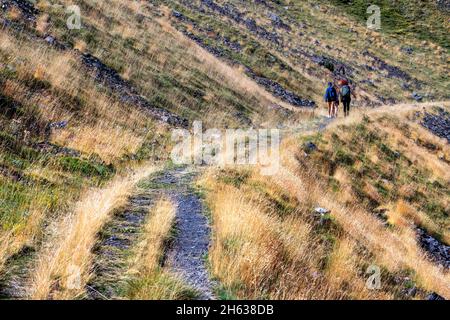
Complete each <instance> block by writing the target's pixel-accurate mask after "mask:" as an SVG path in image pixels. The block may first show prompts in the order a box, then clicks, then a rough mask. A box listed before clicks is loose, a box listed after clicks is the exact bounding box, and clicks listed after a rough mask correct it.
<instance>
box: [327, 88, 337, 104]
mask: <svg viewBox="0 0 450 320" xmlns="http://www.w3.org/2000/svg"><path fill="white" fill-rule="evenodd" d="M336 95H337V93H336V89H334V88H333V87H330V88H328V89H327V93H326V95H325V100H327V101H335V100H336Z"/></svg>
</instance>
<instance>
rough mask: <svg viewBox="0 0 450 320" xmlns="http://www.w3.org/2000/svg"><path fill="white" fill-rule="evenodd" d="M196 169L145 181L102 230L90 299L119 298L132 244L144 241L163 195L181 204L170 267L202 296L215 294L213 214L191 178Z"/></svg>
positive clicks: (158, 176) (177, 170)
mask: <svg viewBox="0 0 450 320" xmlns="http://www.w3.org/2000/svg"><path fill="white" fill-rule="evenodd" d="M194 177H195V174H194V172H191V171H190V170H189V169H186V168H177V169H171V170H167V171H165V172H162V173H160V174H158V175H156V176H153V177H151V178H149V179H148V180H147V181H144V182H143V183H142V186H141V188H140V191H139V193H138V194H136V195H134V196H133V197H131V198H130V201H129V205H128V206H127V208H126V209H125V210H123V211H122V212H120V213H118V214H116V215H115V216H114V218H113V219H112V220H111V221H110V222H109V223H108V224H107V225H106V226H105V227H104V228H103V230H102V231H101V233H100V239H101V240H100V241H99V243H98V245H97V246H96V249H95V257H94V261H95V266H94V276H93V278H92V280H91V281H90V283H89V284H88V286H87V288H86V291H87V292H88V298H89V299H114V298H117V297H119V296H120V289H121V287H122V284H126V281H127V280H128V279H127V275H126V274H125V271H126V270H127V261H128V257H129V253H130V249H131V248H133V246H135V245H136V244H137V241H139V235H140V232H142V227H143V226H144V223H145V220H146V217H147V215H148V213H149V211H150V208H151V207H152V205H153V204H154V203H155V200H157V199H158V198H159V197H161V196H167V197H170V198H171V199H172V200H173V201H174V203H175V205H176V207H177V213H176V228H177V236H176V238H175V240H174V242H173V245H172V246H171V247H170V249H169V252H168V253H167V255H166V259H165V265H164V267H166V268H168V269H169V270H170V271H172V272H173V273H174V274H177V275H178V276H179V277H180V278H181V279H182V280H184V281H185V283H186V284H187V285H189V286H191V287H192V288H193V289H195V290H196V291H197V292H198V295H199V296H198V298H199V299H202V300H207V299H213V293H212V285H211V282H210V281H209V277H208V271H207V268H206V265H205V261H204V258H205V256H206V254H207V253H208V247H209V243H210V228H209V224H208V219H207V218H206V216H205V215H204V214H203V206H202V201H201V199H200V198H199V197H198V195H196V194H195V193H194V192H193V190H192V188H191V184H192V182H193V179H194Z"/></svg>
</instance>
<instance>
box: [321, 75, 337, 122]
mask: <svg viewBox="0 0 450 320" xmlns="http://www.w3.org/2000/svg"><path fill="white" fill-rule="evenodd" d="M324 99H325V102H326V103H328V118H331V117H333V116H337V105H339V96H338V93H337V90H336V88H335V87H334V85H333V83H332V82H329V83H328V88H327V90H326V91H325V96H324Z"/></svg>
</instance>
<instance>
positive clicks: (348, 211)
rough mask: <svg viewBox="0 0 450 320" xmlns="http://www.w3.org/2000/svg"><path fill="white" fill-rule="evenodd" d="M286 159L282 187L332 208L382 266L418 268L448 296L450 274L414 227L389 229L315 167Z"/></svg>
mask: <svg viewBox="0 0 450 320" xmlns="http://www.w3.org/2000/svg"><path fill="white" fill-rule="evenodd" d="M285 147H286V149H285V151H287V150H294V148H295V142H294V141H290V142H289V141H287V142H286V145H285ZM289 154H290V155H289ZM294 154H295V152H294ZM284 161H285V162H284V167H283V169H282V170H281V171H280V172H279V173H278V174H277V175H276V176H275V177H274V179H273V180H274V182H276V183H277V184H279V185H280V187H282V188H284V189H286V190H289V193H290V194H293V195H296V196H297V197H298V200H299V201H305V199H309V200H308V202H310V203H315V204H319V205H320V206H322V207H325V208H328V209H329V210H331V212H332V216H333V217H334V218H335V219H336V221H337V223H338V224H339V225H340V226H341V227H342V228H343V229H344V230H345V232H346V233H347V234H349V235H352V237H354V238H355V239H358V241H360V242H361V243H362V244H363V245H364V246H366V247H367V248H368V249H369V250H370V252H371V253H372V254H374V255H375V257H376V261H377V262H378V263H380V264H381V265H383V266H385V267H387V268H388V269H389V270H391V271H398V270H401V269H411V270H414V271H415V273H416V279H415V280H416V281H417V282H418V283H419V284H420V285H421V286H423V287H424V288H426V289H428V290H431V291H436V292H438V293H439V294H441V295H442V296H444V297H449V296H450V290H449V288H450V285H449V284H450V277H449V275H448V274H445V273H443V272H442V270H440V269H439V268H438V267H437V266H436V265H434V264H433V263H432V262H429V261H428V260H427V259H426V258H425V256H424V253H423V251H422V250H421V248H420V247H419V245H418V244H417V242H416V240H415V239H416V238H415V233H414V230H413V228H406V226H405V228H404V229H401V230H400V231H398V232H392V231H390V230H388V229H386V228H385V227H384V226H383V225H382V223H381V222H380V221H379V220H378V219H377V218H375V217H374V216H373V215H372V214H370V213H369V212H366V211H365V210H364V209H363V208H361V207H359V206H358V205H357V204H351V205H345V204H344V203H342V201H341V199H339V198H337V197H336V196H335V195H333V194H332V193H329V192H327V191H326V190H327V187H326V186H325V184H323V182H322V181H319V180H317V179H316V178H315V177H317V173H316V172H315V171H314V170H313V169H308V168H304V167H300V166H299V165H298V164H297V163H296V160H295V157H293V153H289V152H287V153H286V154H285V158H284Z"/></svg>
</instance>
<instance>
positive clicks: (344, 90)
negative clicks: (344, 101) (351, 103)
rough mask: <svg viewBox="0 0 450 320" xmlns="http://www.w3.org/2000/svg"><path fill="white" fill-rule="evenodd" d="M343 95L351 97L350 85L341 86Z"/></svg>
mask: <svg viewBox="0 0 450 320" xmlns="http://www.w3.org/2000/svg"><path fill="white" fill-rule="evenodd" d="M341 95H342V97H343V98H350V87H349V86H343V87H342V88H341Z"/></svg>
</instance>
